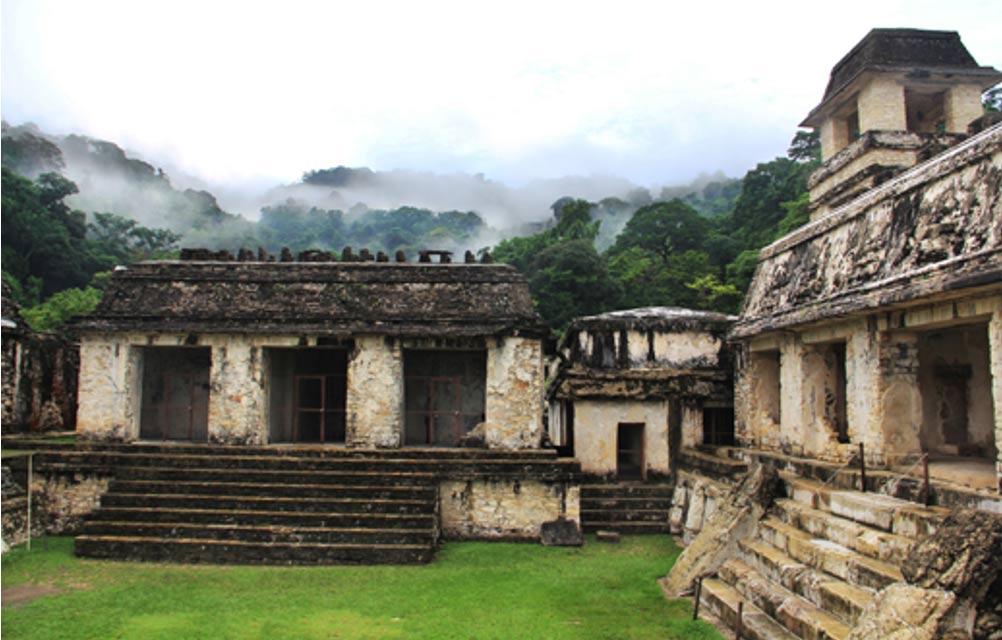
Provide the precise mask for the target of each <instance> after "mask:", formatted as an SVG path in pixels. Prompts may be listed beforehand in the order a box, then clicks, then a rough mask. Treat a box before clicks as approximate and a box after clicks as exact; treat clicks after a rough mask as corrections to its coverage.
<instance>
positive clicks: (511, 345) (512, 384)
mask: <svg viewBox="0 0 1002 640" xmlns="http://www.w3.org/2000/svg"><path fill="white" fill-rule="evenodd" d="M543 383H544V380H543V346H542V342H541V341H540V340H538V339H535V338H521V337H517V336H507V337H499V338H496V340H495V341H494V343H493V344H489V345H488V350H487V397H486V403H485V404H486V406H485V416H486V420H485V422H486V424H487V427H486V443H487V446H488V447H490V448H492V449H529V448H537V447H539V445H540V442H541V439H542V437H543Z"/></svg>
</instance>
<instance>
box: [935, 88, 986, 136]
mask: <svg viewBox="0 0 1002 640" xmlns="http://www.w3.org/2000/svg"><path fill="white" fill-rule="evenodd" d="M943 111H944V115H945V116H946V132H947V133H963V134H966V133H967V125H969V124H971V122H972V121H973V120H976V119H978V118H980V117H981V114H982V113H983V112H984V110H983V108H982V106H981V87H980V86H979V85H976V84H960V85H954V86H952V87H950V88H949V89H947V90H946V97H945V100H944V104H943Z"/></svg>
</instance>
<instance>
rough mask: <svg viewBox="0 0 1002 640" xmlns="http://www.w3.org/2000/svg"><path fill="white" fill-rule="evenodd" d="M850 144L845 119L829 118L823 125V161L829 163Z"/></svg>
mask: <svg viewBox="0 0 1002 640" xmlns="http://www.w3.org/2000/svg"><path fill="white" fill-rule="evenodd" d="M848 144H849V126H848V124H847V123H846V121H845V118H828V119H826V120H825V121H824V122H822V123H821V160H822V161H827V160H828V159H829V158H831V157H832V156H834V155H835V154H836V153H838V152H839V151H841V150H842V149H844V148H845V147H846V146H847V145H848Z"/></svg>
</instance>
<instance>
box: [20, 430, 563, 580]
mask: <svg viewBox="0 0 1002 640" xmlns="http://www.w3.org/2000/svg"><path fill="white" fill-rule="evenodd" d="M36 458H37V469H38V471H39V472H40V473H59V472H60V471H62V472H64V473H65V472H71V473H78V472H80V473H89V474H106V475H108V476H110V477H111V482H110V485H109V487H108V491H107V492H106V493H104V494H103V495H102V496H101V499H100V506H99V507H98V508H97V509H96V510H95V511H93V512H92V513H91V514H90V515H89V516H88V517H87V518H86V520H85V521H84V523H83V526H82V531H81V532H80V535H78V536H77V537H76V553H77V555H79V556H84V557H91V558H109V559H118V560H151V561H173V562H211V563H236V564H379V563H393V564H409V563H421V562H428V561H429V560H431V558H432V557H433V555H434V552H435V550H436V548H437V545H438V542H439V524H438V523H439V519H438V505H439V500H438V491H439V489H438V487H439V481H440V480H441V479H442V478H450V479H453V478H480V477H495V478H504V477H515V478H518V477H522V476H525V475H526V474H530V475H532V476H534V477H547V476H549V477H557V476H561V477H562V476H568V474H573V473H574V472H575V471H577V469H578V467H577V464H576V463H573V462H569V461H565V460H558V459H557V458H556V455H555V453H554V452H553V451H518V452H512V451H489V450H448V449H394V450H366V451H359V450H352V449H344V448H334V447H320V446H317V447H293V446H289V447H284V446H275V447H220V446H211V445H180V444H155V443H140V444H131V445H110V444H104V445H102V444H89V443H79V444H68V445H65V446H58V445H48V446H46V447H45V448H44V450H43V451H41V452H40V453H39V454H38V455H37V456H36ZM568 465H570V466H568ZM568 477H569V476H568Z"/></svg>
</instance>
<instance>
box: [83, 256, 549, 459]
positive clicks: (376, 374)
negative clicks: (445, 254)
mask: <svg viewBox="0 0 1002 640" xmlns="http://www.w3.org/2000/svg"><path fill="white" fill-rule="evenodd" d="M201 257H202V258H204V257H205V256H201ZM76 331H77V333H78V335H79V337H80V360H81V365H80V385H81V386H80V400H79V414H78V426H77V431H78V433H79V434H80V435H81V436H82V437H85V438H93V439H99V440H117V441H135V440H187V441H194V442H210V443H218V444H228V445H261V444H268V443H328V444H342V445H344V446H346V447H352V448H395V447H404V446H421V447H455V446H459V444H460V443H461V441H463V439H464V438H465V437H467V436H468V434H469V433H470V432H471V431H473V430H474V428H475V427H477V426H480V429H479V431H478V434H479V435H480V436H481V439H482V441H483V443H484V444H485V445H486V446H487V447H490V448H502V449H523V448H537V447H539V446H540V439H541V436H542V408H543V405H542V390H543V377H542V366H543V363H542V357H543V354H542V345H543V340H542V339H543V337H544V336H545V335H547V329H546V328H545V327H544V326H543V325H542V324H541V322H540V320H539V317H538V316H537V315H536V313H535V311H534V310H533V308H532V303H531V300H530V297H529V291H528V287H527V285H526V283H525V280H524V278H523V277H522V276H521V275H519V274H518V273H517V272H516V271H515V270H514V269H512V268H511V267H508V266H505V265H491V264H438V263H416V264H408V263H391V262H333V261H326V262H315V261H305V262H285V261H283V262H275V261H258V260H254V261H218V260H206V259H198V260H182V261H176V262H150V263H142V264H137V265H134V266H132V267H129V268H128V269H120V270H118V271H116V272H115V273H114V274H113V276H112V278H111V281H110V283H109V286H108V289H107V291H106V293H105V296H104V298H103V300H102V302H101V304H100V306H99V307H98V309H97V311H96V312H95V313H94V314H93V315H91V316H88V317H87V318H85V319H83V320H82V321H80V322H79V323H78V325H77V326H76Z"/></svg>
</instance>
